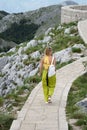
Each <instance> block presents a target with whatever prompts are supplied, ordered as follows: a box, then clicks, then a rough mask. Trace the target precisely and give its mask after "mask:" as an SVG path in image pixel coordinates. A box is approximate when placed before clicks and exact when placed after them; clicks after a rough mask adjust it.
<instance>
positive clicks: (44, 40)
mask: <svg viewBox="0 0 87 130" xmlns="http://www.w3.org/2000/svg"><path fill="white" fill-rule="evenodd" d="M51 41H52V38H51V36H45V37H44V39H43V40H42V42H43V43H49V42H51Z"/></svg>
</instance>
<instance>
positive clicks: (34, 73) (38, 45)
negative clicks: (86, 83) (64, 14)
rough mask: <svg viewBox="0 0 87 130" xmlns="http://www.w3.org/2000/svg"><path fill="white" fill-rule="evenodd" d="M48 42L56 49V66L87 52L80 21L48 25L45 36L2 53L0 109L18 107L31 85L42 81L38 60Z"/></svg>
mask: <svg viewBox="0 0 87 130" xmlns="http://www.w3.org/2000/svg"><path fill="white" fill-rule="evenodd" d="M47 44H49V45H50V46H52V48H53V52H54V55H55V58H56V61H57V65H56V66H57V68H59V67H60V66H62V65H65V64H68V63H71V62H73V61H74V60H77V59H79V58H80V57H83V56H85V55H86V54H85V51H86V47H85V44H84V42H83V41H82V39H81V38H80V36H79V34H78V30H77V23H70V24H68V25H59V26H57V27H53V28H49V29H48V30H47V31H46V32H45V34H44V35H43V37H35V38H34V39H33V40H31V41H29V42H25V43H21V44H20V45H18V46H16V47H14V48H12V49H10V50H9V51H8V52H7V53H1V54H0V57H1V58H0V104H1V106H2V107H0V111H4V112H6V111H9V110H10V111H9V112H11V111H14V110H19V108H20V107H21V105H22V104H23V103H24V100H25V99H26V97H27V96H28V95H29V93H30V90H31V88H32V87H34V86H35V84H36V83H37V82H38V81H40V80H41V78H40V77H39V76H38V68H39V61H40V58H41V57H42V55H43V52H44V49H45V47H46V46H47ZM20 97H22V98H20ZM18 104H19V105H18Z"/></svg>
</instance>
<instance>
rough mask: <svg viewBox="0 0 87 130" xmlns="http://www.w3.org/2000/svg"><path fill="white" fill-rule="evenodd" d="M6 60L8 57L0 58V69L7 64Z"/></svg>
mask: <svg viewBox="0 0 87 130" xmlns="http://www.w3.org/2000/svg"><path fill="white" fill-rule="evenodd" d="M7 62H8V57H2V58H0V71H1V70H2V69H3V68H4V66H5V65H6V64H7Z"/></svg>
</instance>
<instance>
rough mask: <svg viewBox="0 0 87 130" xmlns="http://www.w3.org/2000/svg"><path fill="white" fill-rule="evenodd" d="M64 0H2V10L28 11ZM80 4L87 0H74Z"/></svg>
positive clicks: (0, 8) (0, 4) (0, 5)
mask: <svg viewBox="0 0 87 130" xmlns="http://www.w3.org/2000/svg"><path fill="white" fill-rule="evenodd" d="M63 1H64V0H0V10H4V11H6V12H8V13H18V12H26V11H30V10H35V9H38V8H40V7H46V6H49V5H55V4H59V3H61V2H63ZM73 1H75V2H77V3H79V4H87V0H73Z"/></svg>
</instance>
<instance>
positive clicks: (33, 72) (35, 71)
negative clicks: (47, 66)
mask: <svg viewBox="0 0 87 130" xmlns="http://www.w3.org/2000/svg"><path fill="white" fill-rule="evenodd" d="M37 72H38V68H36V69H34V70H32V71H31V72H30V74H29V77H31V76H35V75H36V73H37Z"/></svg>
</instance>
